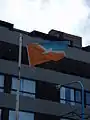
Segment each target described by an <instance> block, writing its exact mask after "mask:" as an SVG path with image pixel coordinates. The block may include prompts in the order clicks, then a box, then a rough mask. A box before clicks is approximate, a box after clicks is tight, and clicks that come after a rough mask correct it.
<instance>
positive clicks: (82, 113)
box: [57, 81, 84, 120]
mask: <svg viewBox="0 0 90 120" xmlns="http://www.w3.org/2000/svg"><path fill="white" fill-rule="evenodd" d="M75 83H79V85H80V86H81V89H82V107H81V116H82V120H84V86H83V84H82V82H81V81H75V82H71V83H67V84H63V85H58V86H57V87H58V88H61V86H65V85H70V84H75Z"/></svg>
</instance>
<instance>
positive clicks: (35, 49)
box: [27, 42, 67, 66]
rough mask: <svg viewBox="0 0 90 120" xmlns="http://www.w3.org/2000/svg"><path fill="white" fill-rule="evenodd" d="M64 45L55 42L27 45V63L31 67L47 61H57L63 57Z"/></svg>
mask: <svg viewBox="0 0 90 120" xmlns="http://www.w3.org/2000/svg"><path fill="white" fill-rule="evenodd" d="M66 46H67V45H66V44H62V45H61V44H59V43H57V42H49V43H42V44H40V43H31V44H28V45H27V52H28V58H29V63H30V65H32V66H35V65H38V64H42V63H45V62H49V61H59V60H61V59H63V58H64V57H65V52H64V49H65V48H66Z"/></svg>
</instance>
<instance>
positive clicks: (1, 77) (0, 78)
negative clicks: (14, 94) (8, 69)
mask: <svg viewBox="0 0 90 120" xmlns="http://www.w3.org/2000/svg"><path fill="white" fill-rule="evenodd" d="M3 91H4V75H0V92H3Z"/></svg>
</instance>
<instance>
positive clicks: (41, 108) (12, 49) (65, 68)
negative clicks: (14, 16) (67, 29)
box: [0, 21, 90, 120]
mask: <svg viewBox="0 0 90 120" xmlns="http://www.w3.org/2000/svg"><path fill="white" fill-rule="evenodd" d="M20 33H22V34H23V47H22V67H21V81H20V112H19V117H20V120H42V119H43V120H81V99H82V95H81V88H80V86H79V85H78V84H73V85H70V86H65V85H64V84H67V83H70V82H72V81H81V82H82V83H83V85H84V88H85V91H84V96H85V99H84V111H85V119H90V70H89V69H90V66H89V65H90V49H89V46H88V47H84V48H83V47H82V39H81V38H80V37H77V36H73V35H69V34H66V33H63V32H60V31H55V30H51V31H49V33H48V34H44V33H40V32H38V31H33V32H31V33H29V32H25V31H21V30H17V29H15V28H14V26H13V24H10V23H6V22H3V21H0V119H1V120H15V106H16V89H17V79H18V53H19V34H20ZM48 41H51V42H52V41H68V43H67V48H66V49H65V50H64V51H65V53H66V56H65V58H64V59H62V60H60V61H58V62H52V61H50V62H46V63H43V64H40V65H37V66H36V68H35V69H32V68H31V67H30V66H29V63H28V55H27V48H26V45H27V44H30V43H33V42H34V43H37V42H40V43H47V42H48ZM57 85H63V87H61V89H59V88H57V87H56V86H57Z"/></svg>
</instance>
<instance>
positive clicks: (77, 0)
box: [0, 0, 90, 46]
mask: <svg viewBox="0 0 90 120" xmlns="http://www.w3.org/2000/svg"><path fill="white" fill-rule="evenodd" d="M89 1H90V0H0V19H1V20H4V21H7V22H11V23H13V24H14V26H15V28H19V29H22V30H26V31H29V32H30V31H32V30H35V29H36V30H39V31H41V32H45V33H48V31H49V30H50V29H57V30H60V31H63V32H67V33H70V34H74V35H79V36H81V37H82V38H83V46H85V45H88V44H89V45H90V39H89V38H90V22H89V21H90V20H89V18H90V15H89V14H90V8H89V6H90V2H89Z"/></svg>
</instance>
